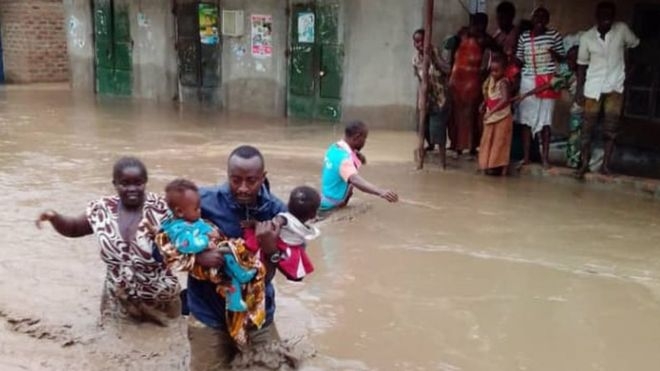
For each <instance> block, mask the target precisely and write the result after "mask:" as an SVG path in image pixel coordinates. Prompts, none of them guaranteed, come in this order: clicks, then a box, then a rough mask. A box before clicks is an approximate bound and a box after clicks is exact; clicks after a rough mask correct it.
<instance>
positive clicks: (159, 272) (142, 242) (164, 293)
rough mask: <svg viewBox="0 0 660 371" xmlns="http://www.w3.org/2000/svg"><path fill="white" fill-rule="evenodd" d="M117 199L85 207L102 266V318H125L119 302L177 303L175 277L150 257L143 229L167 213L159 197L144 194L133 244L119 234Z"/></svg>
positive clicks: (146, 231) (149, 240)
mask: <svg viewBox="0 0 660 371" xmlns="http://www.w3.org/2000/svg"><path fill="white" fill-rule="evenodd" d="M119 205H120V201H119V197H117V196H112V197H105V198H102V199H100V200H98V201H93V202H91V203H90V204H89V206H88V207H87V211H86V214H87V220H88V221H89V224H90V225H91V226H92V229H93V230H94V233H95V235H96V238H97V239H98V242H99V245H100V254H101V259H102V260H103V262H104V263H105V264H106V267H107V270H106V279H105V283H104V291H103V294H102V297H103V302H102V304H101V312H102V313H101V314H102V315H115V314H119V315H122V314H123V315H125V314H127V313H124V311H125V308H122V305H120V304H121V303H122V302H133V303H140V304H144V305H147V306H151V307H154V308H157V307H161V306H162V305H163V304H168V303H172V302H175V301H177V300H179V292H180V291H181V288H180V286H179V281H178V280H177V278H176V276H174V274H172V272H171V271H170V270H169V269H168V268H167V267H166V266H165V265H163V264H162V263H160V262H158V261H157V260H156V259H154V257H153V255H152V238H151V236H152V235H151V233H150V230H149V228H148V227H147V226H146V225H147V224H150V225H152V226H158V225H159V223H160V220H161V219H162V218H163V217H164V216H165V215H166V214H167V204H166V203H165V200H164V199H163V198H162V197H159V196H158V195H156V194H152V193H148V194H147V195H146V199H145V202H144V206H143V218H142V222H141V223H140V227H139V228H138V230H137V233H136V236H135V239H134V240H133V241H130V242H127V241H124V239H123V238H122V236H121V234H120V232H119V224H118V218H119Z"/></svg>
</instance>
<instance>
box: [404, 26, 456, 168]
mask: <svg viewBox="0 0 660 371" xmlns="http://www.w3.org/2000/svg"><path fill="white" fill-rule="evenodd" d="M424 34H425V32H424V29H419V30H417V31H415V33H414V34H413V45H414V47H415V55H414V56H413V60H412V63H413V71H414V73H415V76H416V77H417V79H418V80H419V82H420V84H419V87H420V88H421V86H422V84H421V82H422V74H423V66H424V37H425V35H424ZM450 69H451V66H450V65H449V63H447V62H446V61H445V60H444V59H443V58H442V56H441V55H440V51H439V50H438V48H436V47H431V64H430V65H429V71H428V76H429V85H428V90H427V94H426V97H427V98H426V105H427V107H428V109H427V117H425V118H424V120H425V121H426V134H425V136H426V140H427V141H428V144H429V148H427V150H431V151H433V150H434V149H435V146H436V145H437V146H439V147H440V162H441V164H442V167H443V168H446V166H447V161H446V146H447V121H449V107H450V104H449V100H448V97H447V91H446V87H445V86H446V83H447V75H448V74H449V71H450ZM417 96H418V98H420V96H419V93H418V94H417Z"/></svg>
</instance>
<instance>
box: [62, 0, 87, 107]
mask: <svg viewBox="0 0 660 371" xmlns="http://www.w3.org/2000/svg"><path fill="white" fill-rule="evenodd" d="M64 21H65V24H66V26H67V32H66V41H67V48H68V51H69V66H70V68H71V81H70V83H71V86H72V90H73V91H74V92H75V93H78V94H92V93H94V38H93V34H94V24H93V22H92V8H91V1H84V0H64Z"/></svg>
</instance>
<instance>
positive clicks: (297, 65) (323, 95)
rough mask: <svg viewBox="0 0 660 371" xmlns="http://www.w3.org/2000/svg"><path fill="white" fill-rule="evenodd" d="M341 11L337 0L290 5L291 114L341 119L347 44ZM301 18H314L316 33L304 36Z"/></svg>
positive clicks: (300, 2) (309, 1)
mask: <svg viewBox="0 0 660 371" xmlns="http://www.w3.org/2000/svg"><path fill="white" fill-rule="evenodd" d="M339 10H340V6H339V2H338V0H316V1H314V0H308V1H298V0H294V1H292V2H290V4H289V7H288V8H287V14H288V16H289V31H288V39H289V40H288V44H289V48H288V49H287V57H288V69H287V116H289V117H295V118H303V119H312V120H315V119H318V120H324V121H332V122H337V121H339V120H341V115H342V109H341V99H342V97H341V92H342V84H343V56H344V46H343V44H342V41H343V37H342V35H341V34H340V33H341V30H340V26H339V21H340V20H339V17H340V14H339ZM310 13H311V14H313V16H310ZM302 17H304V19H308V20H310V19H311V17H313V32H311V33H306V34H305V35H302V36H301V35H299V29H298V28H299V25H298V23H299V22H301V21H299V18H302Z"/></svg>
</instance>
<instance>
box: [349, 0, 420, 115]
mask: <svg viewBox="0 0 660 371" xmlns="http://www.w3.org/2000/svg"><path fill="white" fill-rule="evenodd" d="M343 6H344V9H343V14H344V25H345V26H344V30H345V35H344V40H345V54H346V55H345V61H344V85H343V92H344V93H343V102H342V103H343V106H344V120H350V119H362V120H365V121H366V122H368V123H369V125H371V126H375V127H392V128H410V127H414V125H415V124H414V114H415V107H414V101H415V96H416V91H417V90H416V89H417V82H416V80H415V77H414V75H413V73H412V67H411V59H412V53H413V50H412V45H411V41H410V40H411V36H410V35H411V34H412V31H413V30H415V29H416V28H419V27H420V25H421V24H422V12H421V9H422V1H421V0H407V1H400V0H379V1H373V0H345V1H344V2H343Z"/></svg>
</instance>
